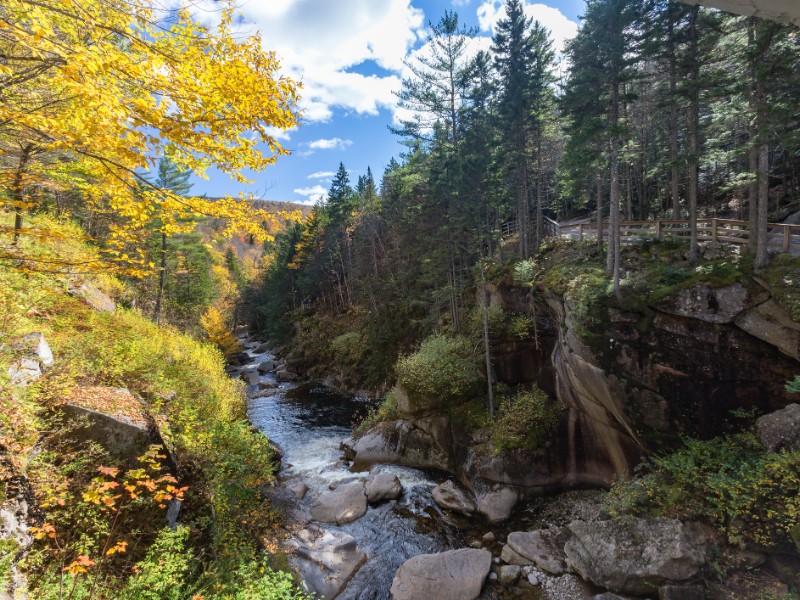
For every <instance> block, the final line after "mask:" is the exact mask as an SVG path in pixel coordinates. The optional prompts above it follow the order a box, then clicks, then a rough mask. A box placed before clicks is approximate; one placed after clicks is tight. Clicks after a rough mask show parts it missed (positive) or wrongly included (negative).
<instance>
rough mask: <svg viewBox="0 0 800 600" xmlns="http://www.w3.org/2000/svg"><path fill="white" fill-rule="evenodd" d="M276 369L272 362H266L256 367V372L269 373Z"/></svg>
mask: <svg viewBox="0 0 800 600" xmlns="http://www.w3.org/2000/svg"><path fill="white" fill-rule="evenodd" d="M274 368H275V363H274V362H272V361H271V360H265V361H264V362H262V363H261V364H259V365H258V367H256V370H257V371H258V372H259V373H269V372H270V371H272V370H273V369H274Z"/></svg>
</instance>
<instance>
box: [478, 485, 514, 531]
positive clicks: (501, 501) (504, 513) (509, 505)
mask: <svg viewBox="0 0 800 600" xmlns="http://www.w3.org/2000/svg"><path fill="white" fill-rule="evenodd" d="M475 498H476V501H477V504H478V511H479V512H480V513H481V514H482V515H483V516H484V517H486V519H487V520H488V521H489V522H490V523H499V522H500V521H505V520H506V519H507V518H508V517H510V516H511V511H512V510H514V507H515V506H516V505H517V502H518V501H519V492H517V490H515V489H513V488H510V487H505V486H497V487H496V488H493V489H491V490H489V491H486V492H482V493H476V495H475Z"/></svg>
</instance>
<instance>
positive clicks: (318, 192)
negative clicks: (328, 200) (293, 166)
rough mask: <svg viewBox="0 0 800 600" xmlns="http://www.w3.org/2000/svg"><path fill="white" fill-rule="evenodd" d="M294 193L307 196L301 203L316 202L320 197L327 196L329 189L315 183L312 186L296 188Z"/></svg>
mask: <svg viewBox="0 0 800 600" xmlns="http://www.w3.org/2000/svg"><path fill="white" fill-rule="evenodd" d="M293 191H294V193H295V194H297V195H299V196H305V197H306V199H305V200H303V201H302V202H300V204H314V203H316V202H317V201H318V200H319V199H320V198H325V196H327V195H328V190H326V189H325V188H324V187H322V186H321V185H314V186H311V187H304V188H295V189H294V190H293Z"/></svg>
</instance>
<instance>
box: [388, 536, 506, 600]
mask: <svg viewBox="0 0 800 600" xmlns="http://www.w3.org/2000/svg"><path fill="white" fill-rule="evenodd" d="M491 566H492V554H491V553H490V552H489V551H487V550H474V549H471V548H465V549H461V550H450V551H449V552H441V553H439V554H420V555H419V556H414V557H413V558H410V559H408V560H407V561H406V562H404V563H403V564H402V566H401V567H400V568H399V569H398V570H397V573H396V574H395V576H394V581H393V582H392V598H393V600H432V599H433V598H435V599H436V600H474V599H475V598H477V597H478V596H479V595H480V593H481V588H482V587H483V582H484V581H485V580H486V576H487V575H488V574H489V569H491Z"/></svg>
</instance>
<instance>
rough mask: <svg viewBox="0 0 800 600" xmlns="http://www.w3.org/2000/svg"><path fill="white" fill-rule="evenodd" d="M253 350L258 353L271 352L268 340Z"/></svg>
mask: <svg viewBox="0 0 800 600" xmlns="http://www.w3.org/2000/svg"><path fill="white" fill-rule="evenodd" d="M253 352H255V353H256V354H264V353H265V352H269V344H267V343H266V342H264V343H262V344H259V345H258V346H256V347H255V349H254V350H253Z"/></svg>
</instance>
